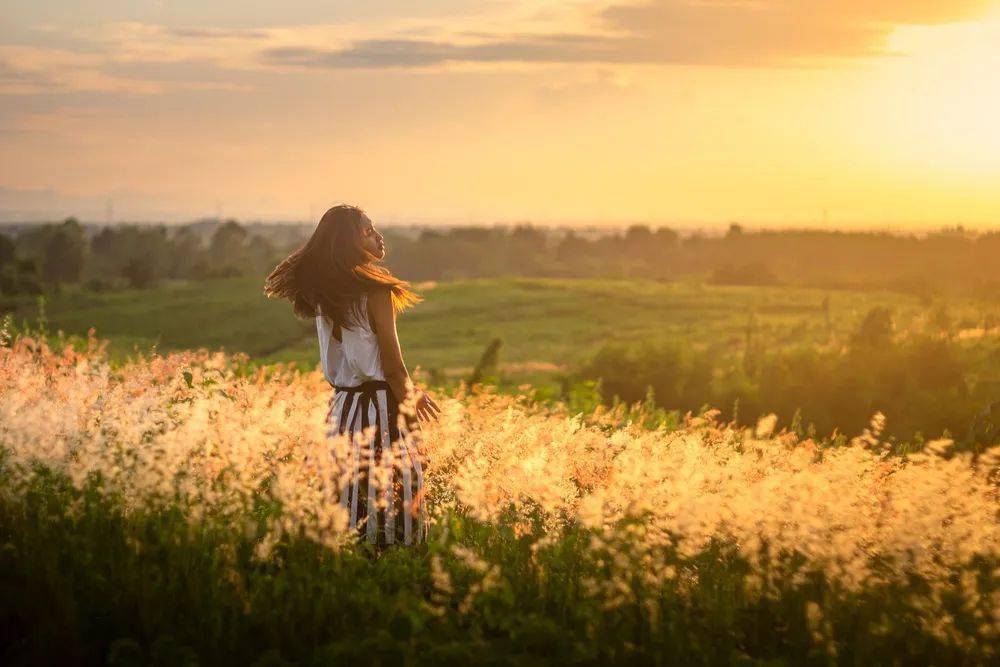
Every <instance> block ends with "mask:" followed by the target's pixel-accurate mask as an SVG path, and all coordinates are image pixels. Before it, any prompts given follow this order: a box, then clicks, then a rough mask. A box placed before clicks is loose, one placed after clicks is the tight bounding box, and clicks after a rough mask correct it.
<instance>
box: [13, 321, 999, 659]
mask: <svg viewBox="0 0 1000 667" xmlns="http://www.w3.org/2000/svg"><path fill="white" fill-rule="evenodd" d="M329 393H330V389H329V386H328V385H327V384H326V383H325V382H324V381H323V380H322V377H321V375H320V374H319V373H318V372H314V373H299V372H296V371H294V370H289V369H286V368H285V367H283V366H281V365H277V366H270V367H263V368H251V367H250V366H249V365H248V364H246V358H245V357H242V356H240V355H236V356H232V357H229V356H225V355H223V354H221V353H209V352H206V351H204V350H199V351H186V352H172V353H169V354H167V355H166V356H153V357H148V358H142V357H139V358H137V359H133V360H130V361H128V362H126V363H124V364H116V365H112V364H110V363H109V361H108V359H107V356H106V354H105V350H104V346H103V345H102V344H101V343H100V342H99V341H97V340H96V339H94V338H93V336H91V338H90V339H89V340H86V341H82V343H81V341H76V344H75V345H70V344H68V343H67V344H65V345H56V346H50V344H49V343H48V342H46V341H45V340H44V339H41V338H35V337H32V336H30V335H28V334H23V333H22V334H13V335H11V334H8V335H7V336H6V339H5V340H4V341H3V345H2V346H0V572H2V573H0V585H2V589H3V592H4V594H3V596H2V600H3V601H2V602H0V605H2V606H0V613H2V618H0V626H3V627H4V628H5V629H4V630H3V634H2V635H0V657H2V658H3V661H4V663H5V664H37V663H39V662H49V663H60V664H118V665H125V664H137V665H138V664H206V665H207V664H241V665H249V664H260V665H282V664H303V665H312V664H316V665H320V664H335V663H337V662H339V661H341V660H348V659H350V660H357V661H360V662H361V663H362V664H467V663H468V662H470V661H472V660H476V661H477V662H484V663H493V664H519V663H522V662H523V663H525V664H541V663H544V662H559V663H572V664H599V663H600V664H607V663H622V664H626V663H628V664H631V663H636V662H638V663H647V664H848V663H849V664H896V663H898V664H913V663H932V664H945V663H953V664H954V663H964V664H987V663H990V662H992V661H994V660H996V659H997V655H996V653H997V646H998V641H1000V587H998V581H1000V565H998V563H1000V558H998V556H1000V524H998V516H1000V512H998V510H1000V500H998V484H997V482H998V478H1000V448H997V447H994V448H993V449H988V450H986V451H985V452H982V453H979V454H973V453H971V452H953V451H951V449H950V444H951V443H950V441H948V440H934V441H931V442H929V443H927V444H926V445H925V446H924V447H923V449H922V450H920V451H917V452H915V453H910V454H907V455H905V456H898V455H893V454H890V453H889V451H888V448H887V447H885V446H884V445H883V443H882V442H881V441H880V437H879V436H880V431H881V427H882V422H881V417H880V416H879V415H875V416H874V418H873V422H872V425H871V427H870V428H869V429H868V430H867V431H865V432H864V433H862V434H858V435H857V437H854V438H852V439H848V440H847V441H846V442H836V443H834V442H816V441H812V440H800V439H799V438H798V436H796V435H794V434H792V433H789V432H787V431H783V430H780V429H779V428H778V426H779V425H777V424H775V420H774V419H770V418H764V419H762V420H761V421H760V422H759V423H758V424H757V426H756V428H755V429H737V428H733V427H732V426H730V425H727V424H722V423H718V421H717V420H716V418H715V414H714V413H713V412H708V413H706V414H702V415H697V416H689V417H688V418H687V419H686V420H685V421H684V424H683V425H682V427H680V428H678V429H674V430H670V431H667V430H664V429H658V430H650V429H646V428H642V427H640V426H639V425H638V424H637V423H636V420H634V419H630V418H629V414H627V413H626V412H624V411H621V410H619V411H616V412H608V411H599V412H596V413H592V414H584V415H570V414H568V413H567V411H566V410H565V408H562V407H560V406H558V405H557V406H552V405H539V404H534V403H532V402H531V401H530V400H529V398H526V397H525V396H528V395H529V394H527V393H526V394H525V396H522V397H512V396H504V395H498V394H495V393H490V392H485V393H473V394H469V393H464V392H460V393H457V394H454V395H451V396H442V397H441V400H440V401H439V402H440V403H441V405H442V409H443V414H442V418H441V420H440V422H438V423H437V424H434V425H432V426H429V427H426V428H425V429H424V431H423V432H422V434H421V436H420V441H419V447H420V449H421V451H422V452H423V456H424V459H425V467H426V476H427V477H426V479H427V484H428V489H429V490H428V492H427V494H426V495H425V497H424V498H423V499H422V500H423V502H425V503H426V508H427V511H428V513H429V516H430V540H429V543H428V544H427V545H421V546H419V547H412V548H411V547H399V546H397V547H390V548H389V549H388V550H387V551H385V552H383V553H380V554H375V553H373V552H372V551H371V550H370V549H369V548H367V547H365V546H359V545H356V544H354V543H353V535H352V534H349V533H348V532H347V531H346V530H345V526H346V524H347V516H346V513H345V512H344V511H343V510H342V509H341V508H340V506H339V504H338V502H337V500H338V498H339V488H340V484H342V483H343V481H344V480H345V478H346V477H345V475H346V467H345V464H344V462H345V461H346V459H347V453H346V452H347V443H345V442H342V441H340V440H337V439H329V438H327V437H326V433H325V431H326V426H325V424H324V416H325V414H326V411H327V409H328V401H329V398H330V395H329ZM632 416H634V415H632ZM331 454H332V455H331Z"/></svg>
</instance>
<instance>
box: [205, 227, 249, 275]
mask: <svg viewBox="0 0 1000 667" xmlns="http://www.w3.org/2000/svg"><path fill="white" fill-rule="evenodd" d="M246 239H247V230H246V229H244V228H243V227H242V226H241V225H240V223H238V222H236V221H235V220H227V221H226V222H224V223H223V224H221V225H219V226H218V227H217V228H216V230H215V232H214V233H213V234H212V241H211V244H210V245H209V249H208V252H209V256H210V258H211V260H212V264H213V265H214V266H215V269H216V270H217V271H218V272H219V273H226V272H232V271H234V270H235V271H237V272H242V271H240V269H241V268H242V265H243V264H244V263H245V261H246Z"/></svg>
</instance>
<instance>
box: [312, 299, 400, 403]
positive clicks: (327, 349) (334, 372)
mask: <svg viewBox="0 0 1000 667" xmlns="http://www.w3.org/2000/svg"><path fill="white" fill-rule="evenodd" d="M316 310H317V311H319V312H320V314H319V315H316V333H317V335H318V336H319V363H320V366H321V367H322V369H323V376H324V377H325V378H326V381H327V382H329V383H330V384H331V385H334V386H338V387H354V386H356V385H359V384H361V383H362V382H365V381H367V380H384V379H385V373H384V372H383V371H382V357H381V355H380V354H379V351H378V340H377V339H376V337H375V332H374V331H372V328H371V325H370V324H369V323H368V295H367V294H362V295H361V304H360V306H359V308H358V310H359V311H360V312H361V314H362V317H361V318H360V319H361V323H360V324H358V325H356V326H354V328H352V329H346V328H344V327H341V330H340V337H341V340H339V341H338V340H337V339H336V338H334V336H333V326H332V324H331V322H330V320H329V319H327V317H326V316H325V315H323V314H322V311H320V309H319V306H318V305H317V307H316Z"/></svg>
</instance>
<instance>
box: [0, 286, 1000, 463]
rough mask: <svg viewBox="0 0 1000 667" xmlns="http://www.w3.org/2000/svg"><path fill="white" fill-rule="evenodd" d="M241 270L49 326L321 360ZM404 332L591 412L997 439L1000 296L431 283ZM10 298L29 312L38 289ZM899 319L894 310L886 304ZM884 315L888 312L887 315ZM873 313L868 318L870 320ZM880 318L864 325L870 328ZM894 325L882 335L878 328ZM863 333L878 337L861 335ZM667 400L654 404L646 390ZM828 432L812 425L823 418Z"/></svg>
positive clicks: (161, 344) (125, 343)
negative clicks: (882, 419) (653, 412)
mask: <svg viewBox="0 0 1000 667" xmlns="http://www.w3.org/2000/svg"><path fill="white" fill-rule="evenodd" d="M261 288H262V286H261V284H260V281H259V280H258V279H255V278H245V277H242V278H241V277H236V278H228V279H216V280H204V281H197V282H173V283H166V284H164V285H162V286H159V287H156V288H150V289H126V290H121V291H108V292H93V291H89V290H86V289H81V288H79V287H73V286H63V288H62V289H61V290H60V291H59V292H58V293H57V294H55V295H52V296H50V297H47V299H46V302H45V304H44V308H43V311H44V313H43V320H44V322H45V326H46V327H47V329H48V330H49V332H50V333H54V332H56V331H58V330H61V331H64V332H66V333H68V334H75V335H78V336H86V334H87V331H88V330H89V329H90V328H91V327H93V328H95V329H96V332H97V335H98V336H99V337H101V338H102V339H107V340H109V347H108V352H109V356H110V359H111V360H112V362H113V363H121V362H122V361H124V360H125V359H127V358H128V357H129V356H130V355H131V356H134V355H135V354H137V353H140V352H142V353H148V352H150V351H151V350H157V351H159V352H169V351H179V350H186V349H197V348H202V347H204V348H207V349H209V350H224V351H226V352H227V353H230V354H235V353H242V354H246V355H248V357H249V359H248V363H249V364H250V365H251V366H253V367H260V366H266V365H271V364H276V363H281V364H285V365H287V366H294V367H295V368H297V369H299V370H302V371H311V370H313V369H315V367H316V364H317V357H318V350H317V342H316V333H315V325H314V323H313V322H312V321H299V320H296V319H295V318H294V317H293V316H292V314H291V309H290V307H289V306H288V304H286V303H283V302H279V301H274V300H268V299H266V298H265V297H264V296H263V294H262V289H261ZM418 288H419V291H420V292H421V293H422V294H423V295H424V297H425V301H424V302H423V303H420V304H418V305H417V306H416V307H414V308H413V309H412V310H411V311H408V312H406V313H405V314H403V316H402V317H401V319H400V322H399V327H398V328H399V335H400V339H401V342H402V345H403V349H404V352H405V357H406V360H407V362H408V364H409V366H410V368H411V370H412V371H414V374H415V376H416V377H417V378H419V380H420V381H422V382H425V383H427V384H430V385H431V386H435V387H440V388H451V389H454V388H456V387H457V386H458V385H459V384H460V383H462V382H468V381H470V380H472V379H473V378H475V379H477V380H479V381H485V382H488V383H490V384H493V385H496V386H497V387H499V388H500V389H501V390H502V391H505V392H512V393H517V392H521V391H523V390H522V389H520V387H522V385H525V384H530V385H531V387H532V395H533V396H534V397H535V398H536V399H538V400H550V401H564V402H569V403H571V404H572V405H573V407H574V408H577V409H580V410H586V409H592V408H593V407H595V405H596V404H598V403H604V404H607V405H613V404H614V402H615V400H616V397H619V398H620V399H621V400H623V401H625V402H628V403H631V402H635V401H647V402H650V403H652V404H655V405H656V406H658V407H659V408H661V409H662V410H666V411H670V412H672V413H673V414H672V415H664V418H663V420H661V421H664V422H669V423H673V424H676V423H677V422H678V420H679V419H680V418H681V417H682V416H683V414H684V413H686V412H688V411H693V412H697V411H700V410H703V409H705V408H707V407H711V408H718V409H720V410H721V411H722V412H721V416H722V418H723V419H726V420H733V419H738V420H739V421H740V422H741V424H742V425H752V424H753V423H754V422H755V420H756V419H757V418H758V417H760V416H762V415H764V414H768V413H771V412H774V413H776V414H777V415H778V416H779V419H780V422H781V424H782V425H789V424H792V423H796V424H798V425H799V426H798V429H799V432H800V434H802V435H814V436H815V435H818V436H821V437H823V436H829V435H830V434H832V433H833V432H834V431H835V430H836V431H839V432H841V433H857V432H859V431H860V430H861V429H862V428H864V426H865V425H866V424H867V422H868V420H869V419H870V418H871V415H872V414H874V413H875V412H877V411H881V412H883V413H884V414H886V416H887V418H888V425H887V435H888V436H889V437H890V438H894V439H897V440H900V441H901V442H910V443H913V442H917V443H919V442H922V441H923V440H926V439H931V438H937V437H942V436H947V437H954V438H956V439H958V440H959V441H960V443H961V446H963V447H971V448H977V449H978V448H981V447H982V446H988V445H991V444H994V443H995V442H1000V306H998V305H997V302H994V301H988V300H976V299H973V298H960V297H958V296H955V295H952V296H950V297H948V298H943V297H938V298H929V297H918V296H914V295H908V294H900V293H893V292H888V291H879V290H869V291H857V290H829V289H816V288H808V287H791V286H754V287H751V286H723V285H711V284H706V283H704V282H701V281H700V280H697V279H695V278H693V277H692V278H690V279H684V280H677V281H654V280H597V279H551V278H550V279H543V278H534V279H528V278H503V279H499V278H498V279H475V280H473V279H469V280H459V281H452V282H440V283H435V282H426V283H418ZM0 308H3V310H6V311H9V312H10V314H11V315H12V317H14V321H15V322H19V323H21V324H30V323H32V322H35V321H37V320H38V318H39V315H40V311H39V308H38V302H37V299H36V298H34V297H7V298H5V299H4V300H2V301H0ZM880 314H881V315H882V316H884V317H883V319H882V320H880V319H879V317H878V316H879V315H880ZM873 318H874V320H873ZM866 322H867V324H866ZM872 324H874V325H876V326H874V329H873V330H872V331H867V333H865V331H863V330H866V327H867V329H872V328H873V327H872V326H871V325H872ZM880 326H881V327H882V329H879V327H880ZM862 333H863V334H864V335H863V336H861V338H865V339H872V340H871V341H869V343H868V344H866V345H859V344H858V343H859V334H862ZM650 391H652V398H651V400H647V399H649V392H650ZM814 426H815V428H813V427H814Z"/></svg>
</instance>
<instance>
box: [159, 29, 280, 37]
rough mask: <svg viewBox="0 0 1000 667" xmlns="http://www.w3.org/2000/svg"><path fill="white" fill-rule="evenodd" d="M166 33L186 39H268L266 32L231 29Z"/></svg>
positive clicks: (165, 30)
mask: <svg viewBox="0 0 1000 667" xmlns="http://www.w3.org/2000/svg"><path fill="white" fill-rule="evenodd" d="M163 31H164V33H166V34H168V35H172V36H174V37H181V38H184V39H267V37H268V33H267V32H266V31H264V30H236V29H229V28H164V29H163Z"/></svg>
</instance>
